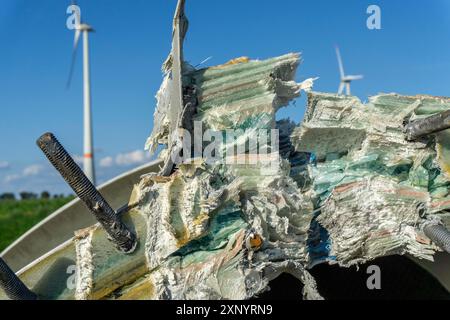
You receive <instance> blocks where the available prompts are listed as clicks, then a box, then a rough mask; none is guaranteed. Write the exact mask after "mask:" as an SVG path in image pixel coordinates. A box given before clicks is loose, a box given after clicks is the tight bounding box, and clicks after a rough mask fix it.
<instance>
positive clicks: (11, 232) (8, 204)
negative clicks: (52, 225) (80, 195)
mask: <svg viewBox="0 0 450 320" xmlns="http://www.w3.org/2000/svg"><path fill="white" fill-rule="evenodd" d="M72 199H73V197H67V198H56V199H30V200H20V201H16V200H2V201H0V252H1V251H3V249H5V248H6V247H7V246H8V245H10V244H11V243H12V242H13V241H14V240H16V239H17V238H19V237H20V236H21V235H22V234H24V233H25V232H26V231H28V230H29V229H30V228H31V227H32V226H34V225H35V224H37V223H38V222H39V221H41V220H42V219H44V218H45V217H47V216H48V215H49V214H51V213H53V212H54V211H55V210H56V209H58V208H60V207H62V206H63V205H65V204H66V203H67V202H69V201H71V200H72Z"/></svg>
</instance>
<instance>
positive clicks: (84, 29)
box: [68, 21, 96, 185]
mask: <svg viewBox="0 0 450 320" xmlns="http://www.w3.org/2000/svg"><path fill="white" fill-rule="evenodd" d="M78 22H79V23H77V24H76V26H75V39H74V47H73V54H72V64H71V68H70V74H69V81H68V86H70V81H71V79H72V73H73V67H74V64H75V59H76V52H77V47H78V43H79V40H80V36H81V35H82V36H83V105H84V116H83V125H84V147H83V149H84V155H83V169H84V173H85V174H86V176H87V177H88V178H89V180H91V182H92V183H93V184H94V185H95V184H96V183H95V167H94V148H93V138H92V109H91V80H90V66H89V33H90V32H93V31H94V29H92V27H91V26H90V25H88V24H85V23H81V21H78Z"/></svg>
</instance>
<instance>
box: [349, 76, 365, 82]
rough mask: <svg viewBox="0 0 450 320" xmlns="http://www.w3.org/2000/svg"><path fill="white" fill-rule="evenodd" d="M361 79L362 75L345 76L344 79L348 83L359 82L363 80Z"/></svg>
mask: <svg viewBox="0 0 450 320" xmlns="http://www.w3.org/2000/svg"><path fill="white" fill-rule="evenodd" d="M363 78H364V76H363V75H356V76H346V77H345V79H346V80H350V81H353V80H361V79H363Z"/></svg>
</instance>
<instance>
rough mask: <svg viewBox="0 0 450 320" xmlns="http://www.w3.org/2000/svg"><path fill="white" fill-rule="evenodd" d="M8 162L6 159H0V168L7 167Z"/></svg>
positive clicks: (8, 165)
mask: <svg viewBox="0 0 450 320" xmlns="http://www.w3.org/2000/svg"><path fill="white" fill-rule="evenodd" d="M9 167H10V164H9V162H8V161H0V169H9Z"/></svg>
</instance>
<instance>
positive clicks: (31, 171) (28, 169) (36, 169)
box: [23, 164, 44, 177]
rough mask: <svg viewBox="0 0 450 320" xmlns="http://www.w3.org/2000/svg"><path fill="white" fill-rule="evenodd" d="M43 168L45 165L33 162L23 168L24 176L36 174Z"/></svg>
mask: <svg viewBox="0 0 450 320" xmlns="http://www.w3.org/2000/svg"><path fill="white" fill-rule="evenodd" d="M42 170H44V167H43V166H41V165H40V164H33V165H31V166H28V167H26V168H25V169H23V176H24V177H30V176H36V175H38V174H39V173H41V172H42Z"/></svg>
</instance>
